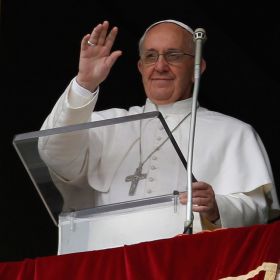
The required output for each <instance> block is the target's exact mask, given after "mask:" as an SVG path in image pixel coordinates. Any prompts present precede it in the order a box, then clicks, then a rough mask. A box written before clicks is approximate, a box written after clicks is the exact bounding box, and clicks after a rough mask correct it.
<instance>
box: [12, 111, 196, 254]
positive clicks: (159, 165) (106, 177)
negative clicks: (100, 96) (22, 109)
mask: <svg viewBox="0 0 280 280" xmlns="http://www.w3.org/2000/svg"><path fill="white" fill-rule="evenodd" d="M178 135H179V134H178V131H174V132H173V134H172V133H171V131H170V129H169V127H168V125H167V121H165V120H164V118H163V117H162V115H161V114H160V113H159V112H148V113H143V114H136V115H130V116H125V117H118V118H113V119H105V120H98V121H94V122H89V123H83V124H79V125H71V126H66V127H59V128H53V129H47V130H40V131H35V132H29V133H23V134H18V135H16V136H15V137H14V140H13V145H14V147H15V149H16V151H17V153H18V155H19V157H20V159H21V161H22V163H23V164H24V167H25V168H26V170H27V172H28V174H29V176H30V178H31V180H32V182H33V184H34V186H35V188H36V190H37V191H38V193H39V195H40V197H41V199H42V201H43V203H44V205H45V207H46V209H47V211H48V212H49V214H50V217H51V219H52V220H53V222H54V223H55V225H56V226H58V228H59V248H58V254H66V253H73V252H81V251H89V250H98V249H105V248H112V247H118V246H122V245H125V244H126V245H129V244H135V243H139V242H143V241H151V240H157V239H163V238H169V237H173V236H175V235H177V234H182V233H183V230H184V221H185V218H186V207H185V206H184V205H181V204H180V203H179V201H178V193H179V192H184V191H186V190H187V186H186V184H187V170H186V166H187V163H186V160H185V157H186V151H187V147H180V143H177V142H176V140H175V139H176V136H178ZM140 166H141V168H140V169H141V170H140V169H139V167H140ZM193 228H194V231H200V230H201V225H200V220H199V218H198V217H197V218H195V219H194V224H193Z"/></svg>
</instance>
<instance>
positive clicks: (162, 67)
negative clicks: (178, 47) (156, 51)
mask: <svg viewBox="0 0 280 280" xmlns="http://www.w3.org/2000/svg"><path fill="white" fill-rule="evenodd" d="M155 69H156V70H157V71H168V70H169V64H168V62H167V61H166V60H165V58H164V56H163V55H159V57H158V60H157V62H156V63H155Z"/></svg>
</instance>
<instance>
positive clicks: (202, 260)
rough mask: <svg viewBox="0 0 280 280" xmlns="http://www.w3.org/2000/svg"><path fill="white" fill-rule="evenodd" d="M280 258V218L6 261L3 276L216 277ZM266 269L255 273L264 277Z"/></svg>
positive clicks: (46, 279)
mask: <svg viewBox="0 0 280 280" xmlns="http://www.w3.org/2000/svg"><path fill="white" fill-rule="evenodd" d="M264 262H272V263H279V262H280V221H279V222H274V223H272V224H268V225H256V226H251V227H243V228H232V229H222V230H217V231H213V232H202V233H197V234H193V235H179V236H176V237H173V238H169V239H163V240H156V241H152V242H143V243H140V244H135V245H129V246H123V247H119V248H112V249H106V250H98V251H91V252H82V253H73V254H68V255H61V256H49V257H41V258H36V259H33V260H30V259H27V260H23V261H22V262H6V263H0V279H1V280H13V279H16V280H50V279H52V280H56V279H59V280H61V279H67V280H80V279H98V280H103V279H106V280H107V279H110V280H112V279H116V280H118V279H122V280H125V279H129V280H132V279H133V280H138V279H139V280H140V279H141V280H142V279H145V280H146V279H147V280H150V279H151V280H152V279H153V280H154V279H156V280H170V279H176V280H180V279H195V280H197V279H198V280H199V279H203V280H205V279H207V280H212V279H213V280H214V279H215V280H216V279H220V278H224V277H227V276H238V275H243V274H247V273H248V272H250V271H252V270H254V269H256V268H257V267H258V266H260V265H262V264H263V263H264ZM263 276H264V273H263V272H261V273H259V274H258V275H257V276H255V277H254V278H251V279H263Z"/></svg>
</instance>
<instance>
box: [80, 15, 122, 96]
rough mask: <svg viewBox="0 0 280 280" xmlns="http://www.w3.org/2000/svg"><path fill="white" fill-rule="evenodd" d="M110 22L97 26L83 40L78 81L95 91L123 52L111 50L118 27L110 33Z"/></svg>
mask: <svg viewBox="0 0 280 280" xmlns="http://www.w3.org/2000/svg"><path fill="white" fill-rule="evenodd" d="M108 29H109V22H108V21H104V22H103V23H100V24H98V25H97V26H95V27H94V28H93V30H92V32H91V34H87V35H86V36H84V38H83V39H82V42H81V51H80V61H79V72H78V75H77V82H78V84H79V85H80V86H82V87H84V88H86V89H88V90H90V91H92V92H93V91H94V90H95V89H96V88H97V87H98V86H99V84H100V83H102V82H103V81H104V80H105V79H106V77H107V76H108V74H109V72H110V70H111V68H112V66H113V65H114V63H115V62H116V60H117V59H118V57H119V56H121V54H122V52H121V51H120V50H116V51H113V52H111V49H112V46H113V44H114V42H115V39H116V36H117V33H118V28H117V27H113V28H112V29H111V31H110V32H109V33H108Z"/></svg>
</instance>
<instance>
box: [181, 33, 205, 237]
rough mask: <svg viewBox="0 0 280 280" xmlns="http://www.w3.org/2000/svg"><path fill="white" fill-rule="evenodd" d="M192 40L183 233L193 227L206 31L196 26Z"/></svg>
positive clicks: (189, 231)
mask: <svg viewBox="0 0 280 280" xmlns="http://www.w3.org/2000/svg"><path fill="white" fill-rule="evenodd" d="M193 40H194V42H195V61H194V87H193V95H192V96H193V100H192V113H191V119H190V130H189V144H188V161H187V181H188V184H187V207H186V211H187V217H186V221H185V222H184V233H187V234H192V231H193V230H192V229H193V212H192V206H193V205H192V183H193V176H192V164H193V148H194V135H195V123H196V111H197V97H198V92H199V85H200V76H201V70H200V65H201V59H202V45H203V43H204V41H205V40H206V33H205V30H204V29H203V28H197V29H196V30H195V31H194V34H193Z"/></svg>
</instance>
